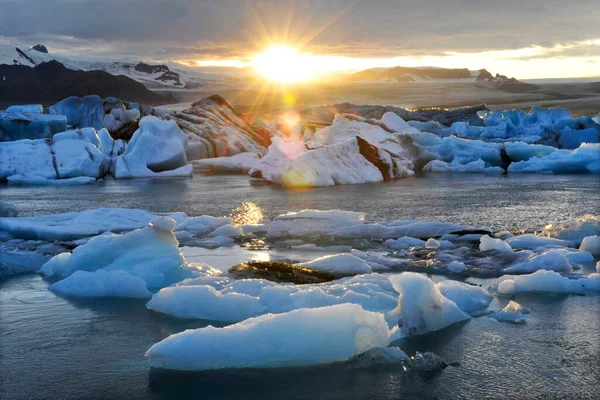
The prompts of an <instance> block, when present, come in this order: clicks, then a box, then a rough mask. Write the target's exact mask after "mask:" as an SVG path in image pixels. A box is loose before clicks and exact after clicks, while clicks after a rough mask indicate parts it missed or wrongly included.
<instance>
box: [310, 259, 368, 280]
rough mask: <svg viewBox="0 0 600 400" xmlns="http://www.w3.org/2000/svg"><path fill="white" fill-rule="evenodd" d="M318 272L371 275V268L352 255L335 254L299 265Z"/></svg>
mask: <svg viewBox="0 0 600 400" xmlns="http://www.w3.org/2000/svg"><path fill="white" fill-rule="evenodd" d="M299 265H300V266H302V267H305V268H310V269H313V270H316V271H324V272H329V273H331V274H339V275H358V274H370V273H371V272H373V270H372V269H371V266H369V264H368V263H367V262H366V261H364V260H363V259H361V258H359V257H356V256H355V255H352V254H333V255H330V256H324V257H319V258H317V259H315V260H312V261H308V262H304V263H301V264H299Z"/></svg>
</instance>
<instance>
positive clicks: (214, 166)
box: [192, 153, 260, 173]
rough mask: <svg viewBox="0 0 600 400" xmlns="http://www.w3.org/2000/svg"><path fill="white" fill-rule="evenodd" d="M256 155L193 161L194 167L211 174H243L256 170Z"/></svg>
mask: <svg viewBox="0 0 600 400" xmlns="http://www.w3.org/2000/svg"><path fill="white" fill-rule="evenodd" d="M259 160H260V158H259V155H258V154H257V153H239V154H236V155H234V156H231V157H216V158H204V159H201V160H194V161H192V164H193V165H194V167H199V168H205V169H209V170H210V171H211V172H243V173H247V172H249V171H250V170H251V169H253V168H256V166H257V165H258V163H259Z"/></svg>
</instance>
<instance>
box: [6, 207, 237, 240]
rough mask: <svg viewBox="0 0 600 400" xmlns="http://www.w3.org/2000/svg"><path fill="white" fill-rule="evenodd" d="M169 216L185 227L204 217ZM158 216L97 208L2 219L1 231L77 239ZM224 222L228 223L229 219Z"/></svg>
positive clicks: (126, 228)
mask: <svg viewBox="0 0 600 400" xmlns="http://www.w3.org/2000/svg"><path fill="white" fill-rule="evenodd" d="M168 216H169V217H170V218H173V219H174V220H175V221H177V222H182V223H181V226H183V227H186V226H190V225H189V224H193V223H194V222H196V221H197V220H198V219H202V217H197V218H187V219H186V216H185V214H183V213H173V214H169V215H168ZM156 217H157V215H156V214H152V213H149V212H147V211H143V210H136V209H127V208H97V209H93V210H85V211H79V212H69V213H63V214H54V215H41V216H38V217H21V218H0V231H3V232H8V233H10V234H11V235H12V236H14V237H16V238H22V239H35V240H38V239H39V240H47V241H57V240H58V241H60V240H76V239H81V238H85V237H89V236H95V235H99V234H101V233H103V232H108V231H111V232H115V233H119V232H126V231H132V230H134V229H138V228H143V227H145V226H147V225H148V223H149V222H150V221H152V220H153V219H155V218H156ZM190 220H191V221H190ZM202 220H203V221H206V220H209V221H221V219H219V218H215V217H207V218H206V220H205V219H202ZM223 220H225V221H228V219H226V218H223ZM225 223H226V222H225ZM192 226H194V225H192ZM214 229H215V228H214V227H212V226H211V227H210V228H208V232H210V231H211V230H214ZM208 232H207V233H208Z"/></svg>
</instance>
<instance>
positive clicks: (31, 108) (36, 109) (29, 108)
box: [6, 104, 44, 114]
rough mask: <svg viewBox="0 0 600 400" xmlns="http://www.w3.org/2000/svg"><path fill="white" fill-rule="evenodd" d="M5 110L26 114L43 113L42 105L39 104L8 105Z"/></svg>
mask: <svg viewBox="0 0 600 400" xmlns="http://www.w3.org/2000/svg"><path fill="white" fill-rule="evenodd" d="M6 111H12V112H17V113H26V114H43V113H44V107H42V105H41V104H24V105H20V106H10V107H8V108H7V109H6Z"/></svg>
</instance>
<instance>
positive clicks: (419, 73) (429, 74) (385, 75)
mask: <svg viewBox="0 0 600 400" xmlns="http://www.w3.org/2000/svg"><path fill="white" fill-rule="evenodd" d="M347 80H349V81H352V82H403V83H410V82H434V81H439V82H464V83H477V84H480V85H485V86H489V87H491V88H495V89H500V90H506V91H524V90H531V89H534V88H535V85H532V84H528V83H524V82H521V81H518V80H517V79H515V78H509V77H507V76H505V75H500V74H496V76H494V75H492V74H491V73H490V72H489V71H487V70H485V69H480V70H476V71H470V70H468V69H467V68H435V67H414V68H410V67H393V68H371V69H366V70H364V71H359V72H356V73H355V74H352V75H350V76H349V77H348V78H347Z"/></svg>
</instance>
